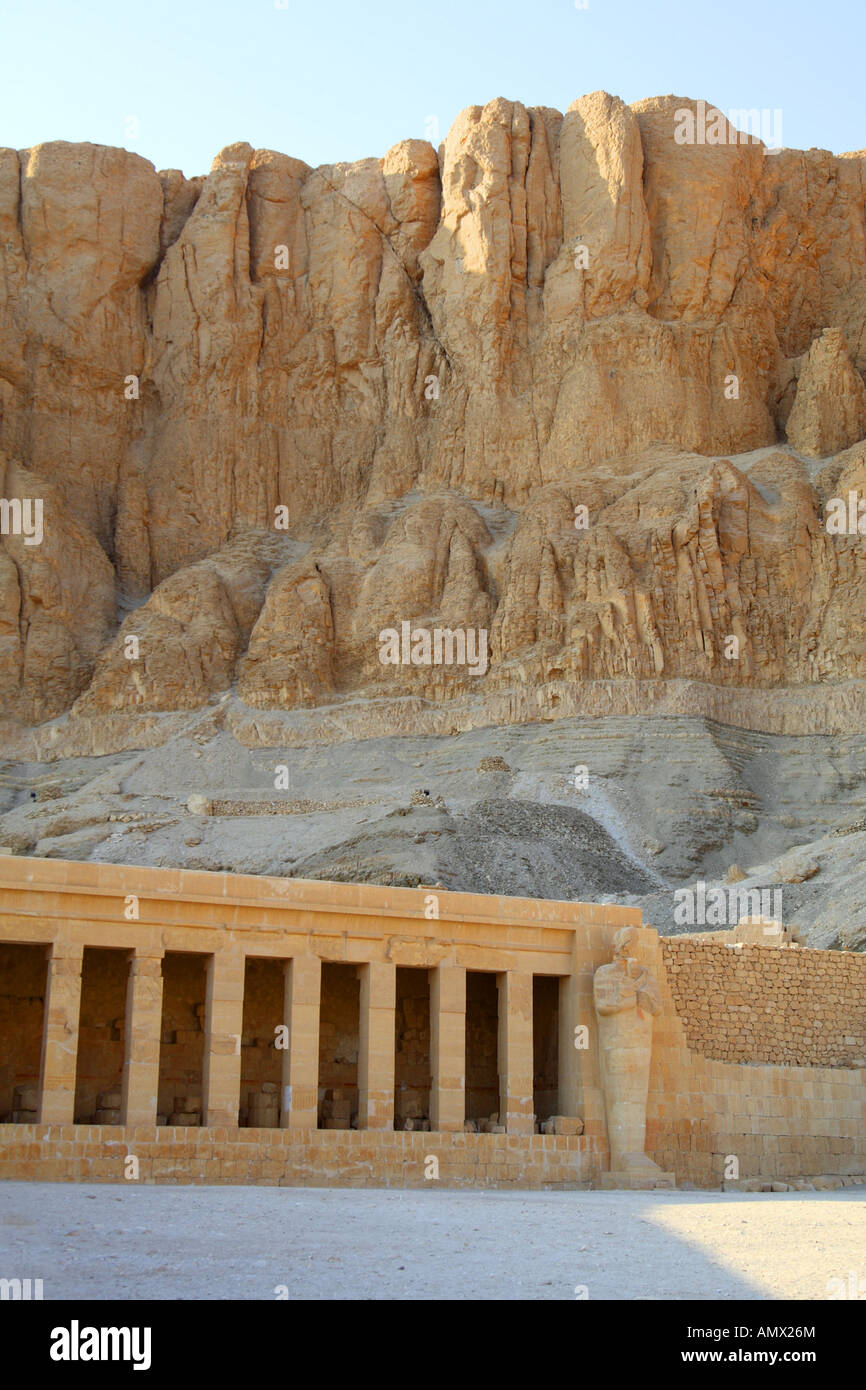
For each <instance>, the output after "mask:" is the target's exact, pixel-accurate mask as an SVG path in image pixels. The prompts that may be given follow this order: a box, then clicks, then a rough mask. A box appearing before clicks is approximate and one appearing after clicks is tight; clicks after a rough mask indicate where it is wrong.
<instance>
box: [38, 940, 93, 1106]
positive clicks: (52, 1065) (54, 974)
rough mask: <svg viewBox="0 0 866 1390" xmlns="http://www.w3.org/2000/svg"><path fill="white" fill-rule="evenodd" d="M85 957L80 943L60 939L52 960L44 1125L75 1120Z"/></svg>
mask: <svg viewBox="0 0 866 1390" xmlns="http://www.w3.org/2000/svg"><path fill="white" fill-rule="evenodd" d="M83 955H84V947H83V946H82V945H80V944H79V943H78V942H76V941H62V940H58V941H55V942H54V945H53V947H52V949H51V955H50V956H49V958H48V971H47V981H46V988H45V1019H44V1024H43V1028H42V1063H41V1067H40V1092H39V1123H40V1124H43V1125H64V1124H66V1125H69V1124H72V1122H73V1120H74V1118H75V1065H76V1062H77V1060H78V1017H79V1013H80V1011H81V963H82V958H83Z"/></svg>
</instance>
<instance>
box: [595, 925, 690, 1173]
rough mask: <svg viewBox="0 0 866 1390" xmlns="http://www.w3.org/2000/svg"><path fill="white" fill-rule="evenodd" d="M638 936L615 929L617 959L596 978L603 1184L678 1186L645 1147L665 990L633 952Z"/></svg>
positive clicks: (614, 958) (599, 971)
mask: <svg viewBox="0 0 866 1390" xmlns="http://www.w3.org/2000/svg"><path fill="white" fill-rule="evenodd" d="M635 936H636V932H635V928H634V927H624V928H622V930H620V931H618V932H617V933H616V935H615V936H614V938H613V961H612V962H611V964H610V965H602V966H599V968H598V969H597V970H596V972H595V975H594V977H593V982H592V992H593V999H594V1001H595V1012H596V1016H597V1019H598V1052H599V1064H600V1072H601V1084H602V1090H603V1093H604V1108H605V1115H606V1117H607V1133H608V1142H609V1144H610V1173H609V1174H605V1175H604V1179H603V1182H602V1185H603V1186H606V1187H608V1186H609V1187H638V1186H639V1187H657V1186H673V1175H672V1174H670V1173H663V1172H662V1170H661V1169H660V1168H659V1167H658V1165H657V1164H656V1163H653V1161H652V1159H651V1158H649V1157H648V1156H647V1154H646V1153H645V1152H644V1143H645V1140H646V1108H647V1095H648V1092H649V1071H650V1058H651V1056H652V1030H653V1017H654V1016H655V1014H657V1013H658V1012H659V1011H660V1009H661V995H660V992H659V987H658V984H657V983H656V981H655V979H654V978H653V976H652V974H651V973H650V971H649V970H648V969H647V968H646V966H644V965H641V963H640V961H638V960H636V959H635V958H634V957H633V956H630V955H629V950H630V948H631V947H632V945H633V944H634V940H635Z"/></svg>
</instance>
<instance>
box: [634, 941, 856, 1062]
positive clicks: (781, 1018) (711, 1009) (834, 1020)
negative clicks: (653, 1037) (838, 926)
mask: <svg viewBox="0 0 866 1390" xmlns="http://www.w3.org/2000/svg"><path fill="white" fill-rule="evenodd" d="M662 957H663V960H664V963H665V970H666V972H667V976H668V980H669V983H670V989H671V996H672V998H673V1002H674V1006H675V1008H676V1011H677V1015H678V1017H679V1018H680V1019H681V1021H682V1024H683V1029H684V1032H685V1037H686V1042H687V1043H688V1045H689V1047H690V1048H691V1049H692V1051H693V1052H697V1053H699V1054H700V1055H701V1056H702V1057H709V1058H713V1059H715V1060H717V1061H722V1062H772V1063H781V1064H784V1065H786V1066H798V1067H845V1066H849V1065H850V1064H851V1063H852V1062H855V1061H857V1060H862V1059H866V956H863V955H854V954H852V953H850V952H844V951H810V950H802V949H799V948H796V947H793V948H784V949H779V948H778V947H774V946H741V947H739V948H732V947H731V946H728V945H725V944H723V943H715V942H712V941H690V940H687V939H683V938H681V937H667V938H662Z"/></svg>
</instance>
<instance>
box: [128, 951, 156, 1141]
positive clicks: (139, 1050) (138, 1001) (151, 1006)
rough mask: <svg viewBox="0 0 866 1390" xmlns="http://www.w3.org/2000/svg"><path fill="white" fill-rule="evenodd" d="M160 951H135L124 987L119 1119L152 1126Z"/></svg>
mask: <svg viewBox="0 0 866 1390" xmlns="http://www.w3.org/2000/svg"><path fill="white" fill-rule="evenodd" d="M162 957H163V952H162V951H150V950H149V951H148V952H147V953H146V954H144V953H142V952H139V951H135V952H134V953H133V954H132V955H131V956H130V961H129V979H128V981H127V986H126V1023H125V1029H124V1049H123V1088H122V1093H121V1101H120V1104H121V1110H120V1122H121V1124H124V1125H155V1124H156V1112H157V1096H158V1093H159V1042H160V1035H161V1032H162Z"/></svg>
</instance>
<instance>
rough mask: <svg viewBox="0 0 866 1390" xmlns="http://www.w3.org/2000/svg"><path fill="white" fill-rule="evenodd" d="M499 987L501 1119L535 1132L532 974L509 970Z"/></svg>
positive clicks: (510, 1128) (515, 1130)
mask: <svg viewBox="0 0 866 1390" xmlns="http://www.w3.org/2000/svg"><path fill="white" fill-rule="evenodd" d="M496 983H497V985H498V987H499V1123H500V1124H504V1125H505V1128H506V1131H507V1132H508V1133H509V1134H531V1133H532V1111H533V1096H532V1076H533V1057H532V976H531V975H530V974H528V973H524V972H519V971H517V970H505V971H503V972H502V974H501V975H499V976H497V980H496Z"/></svg>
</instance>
